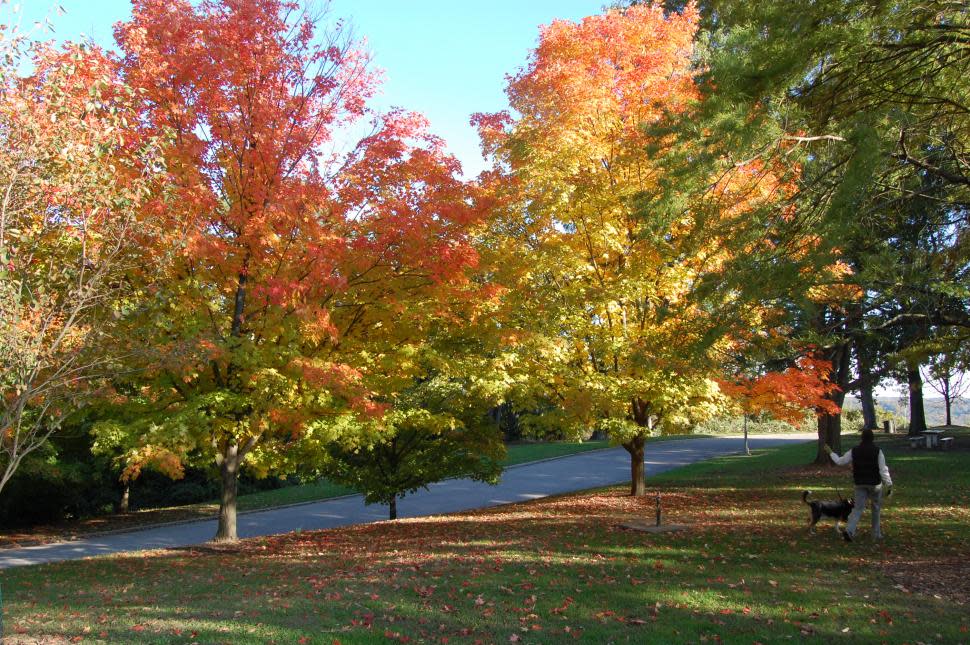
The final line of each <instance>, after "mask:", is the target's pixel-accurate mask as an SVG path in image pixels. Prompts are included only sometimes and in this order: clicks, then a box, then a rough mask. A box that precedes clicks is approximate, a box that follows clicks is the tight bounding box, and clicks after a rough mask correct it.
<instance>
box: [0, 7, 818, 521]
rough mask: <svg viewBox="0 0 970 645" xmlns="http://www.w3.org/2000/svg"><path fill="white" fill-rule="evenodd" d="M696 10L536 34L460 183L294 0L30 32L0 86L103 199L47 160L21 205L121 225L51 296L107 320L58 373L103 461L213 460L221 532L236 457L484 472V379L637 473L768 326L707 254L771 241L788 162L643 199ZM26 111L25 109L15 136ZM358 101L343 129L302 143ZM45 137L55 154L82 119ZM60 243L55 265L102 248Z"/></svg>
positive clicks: (672, 145)
mask: <svg viewBox="0 0 970 645" xmlns="http://www.w3.org/2000/svg"><path fill="white" fill-rule="evenodd" d="M698 20H699V16H698V12H697V10H696V8H695V7H694V6H693V5H689V6H688V7H686V8H685V9H684V10H683V11H681V12H673V13H668V12H665V11H664V10H663V9H662V8H661V7H660V6H659V5H656V6H654V5H637V6H633V7H630V8H628V9H626V10H623V11H619V10H614V11H609V12H606V13H604V14H602V15H598V16H593V17H590V18H587V19H585V20H583V21H581V22H579V23H576V24H574V23H568V22H562V21H557V22H554V23H553V24H552V25H550V26H548V27H546V28H545V29H544V30H543V31H542V32H541V34H540V39H539V43H538V47H537V48H536V50H535V51H534V52H533V53H532V54H531V55H530V57H529V59H528V62H527V65H526V66H525V68H524V69H523V70H522V71H521V72H520V73H519V74H517V75H516V76H515V77H514V78H513V79H512V80H511V81H510V83H509V87H508V97H509V101H510V105H511V108H512V110H513V111H514V114H515V116H514V117H513V116H510V115H508V114H500V115H481V116H478V117H476V122H477V123H478V125H479V127H480V130H481V133H482V141H483V145H484V148H485V151H486V152H487V153H488V154H489V155H491V156H492V158H493V159H494V161H495V165H494V167H493V169H492V170H490V171H488V172H486V173H484V174H483V175H482V176H481V177H480V178H479V179H478V180H476V181H464V180H463V179H462V178H461V177H460V167H459V165H458V162H457V161H456V160H455V159H454V158H453V157H451V156H450V155H449V154H448V153H447V152H446V150H445V147H444V144H443V142H442V141H440V140H439V139H437V138H436V137H434V136H433V135H432V134H430V132H429V130H428V125H427V123H426V122H425V121H424V119H423V118H422V117H420V116H418V115H414V114H410V113H407V112H404V111H395V112H391V113H388V114H376V113H374V112H373V110H372V109H371V108H369V101H370V99H371V97H372V96H373V94H374V92H375V90H376V88H377V80H376V76H375V75H374V73H373V71H372V70H371V69H370V68H369V66H368V60H367V59H368V57H367V54H366V52H364V51H363V50H362V49H361V48H360V47H359V44H358V43H356V42H355V41H353V40H352V39H351V38H349V36H348V35H347V34H346V33H344V32H343V30H342V28H341V27H340V26H339V25H337V26H334V27H326V26H324V25H321V24H318V23H317V22H316V21H315V19H314V17H313V16H312V15H311V14H309V13H307V12H305V11H303V10H302V9H301V8H300V6H299V5H298V4H295V3H288V2H282V1H281V0H234V1H232V2H229V1H228V0H226V1H217V0H208V1H205V2H201V3H190V2H188V1H187V0H182V1H180V2H170V1H168V0H165V1H162V0H136V1H135V2H134V7H133V13H132V18H131V20H130V21H128V22H126V23H121V24H119V25H118V26H117V27H116V32H115V34H116V39H117V43H118V47H119V53H118V54H117V55H114V54H109V53H107V52H102V51H98V50H91V49H84V48H69V49H68V51H67V53H61V52H55V51H52V50H48V49H43V48H38V49H36V50H35V56H36V59H35V74H34V75H33V76H31V77H29V78H26V79H16V80H14V78H13V76H10V75H9V72H10V70H9V69H8V70H7V71H8V76H6V77H5V79H6V80H7V85H8V86H9V87H8V89H9V92H8V94H7V95H5V97H4V100H5V101H7V102H8V103H7V104H5V105H6V107H7V108H10V106H11V105H12V104H11V103H9V102H10V101H12V100H23V99H22V98H18V96H19V95H18V92H23V91H27V92H30V91H35V92H36V91H41V90H44V91H47V90H52V91H54V90H56V96H57V100H58V101H63V102H65V104H66V105H67V106H68V107H67V108H65V110H62V112H61V113H63V114H64V116H65V118H67V119H74V120H75V121H76V122H77V123H79V124H81V125H83V124H89V125H90V124H94V125H96V126H97V127H98V128H99V129H98V130H96V131H95V134H96V135H97V136H98V137H100V138H99V139H97V140H96V141H95V142H94V143H95V144H96V145H93V147H90V146H89V147H90V149H87V152H76V153H72V154H73V156H71V163H72V165H73V167H74V168H80V169H84V170H85V171H89V172H90V173H91V174H90V176H89V177H88V179H90V177H96V178H97V180H98V182H99V183H98V185H97V194H101V195H106V196H108V197H107V199H108V200H109V201H108V202H107V203H105V204H101V203H97V204H95V203H88V202H84V201H82V200H78V199H74V198H72V199H70V200H66V198H65V197H64V196H65V195H70V194H72V193H70V188H71V187H72V186H74V185H77V184H76V182H75V180H74V179H73V178H72V177H73V175H71V174H70V173H68V172H67V171H66V169H64V168H60V167H52V169H51V174H50V175H49V176H46V175H45V177H44V181H45V182H47V183H46V184H45V186H46V187H47V188H46V189H45V190H44V191H42V192H41V193H38V194H36V195H32V196H31V197H32V198H34V199H35V201H36V208H33V209H32V210H30V211H29V212H28V213H27V214H26V215H25V216H24V217H25V218H26V219H25V221H26V222H27V224H28V227H29V226H31V225H33V226H39V225H40V224H41V223H42V222H48V223H49V222H50V221H51V220H50V217H49V215H50V213H51V212H55V213H57V214H58V215H59V216H58V217H56V218H54V219H55V220H56V223H57V230H58V231H59V232H60V233H66V234H68V235H69V236H74V237H75V238H76V239H79V240H81V241H82V245H81V246H82V247H83V248H84V249H90V248H91V245H92V244H99V243H101V242H102V240H103V239H104V236H105V235H106V234H107V231H108V230H109V229H108V228H98V227H92V226H89V225H88V222H103V223H104V224H105V225H106V226H108V225H110V226H116V225H117V223H118V222H130V223H131V225H130V226H127V228H125V231H124V234H123V235H122V236H121V239H123V242H124V244H123V249H124V253H125V255H124V257H125V261H124V262H117V263H115V264H112V265H110V266H112V267H114V268H113V269H112V272H111V274H110V275H111V281H110V293H105V295H104V296H103V297H100V296H99V298H100V299H99V300H98V301H97V302H92V303H91V304H90V305H85V306H84V311H85V312H90V313H86V315H89V316H90V317H88V318H85V321H84V322H83V323H77V322H75V321H73V319H71V318H70V317H65V316H63V315H61V314H57V313H56V312H55V313H54V314H52V316H53V317H52V318H51V320H53V321H55V322H54V323H53V324H54V325H55V326H57V328H58V329H65V330H69V329H74V330H82V329H83V330H108V329H109V328H110V331H111V333H110V334H99V335H98V342H97V343H91V344H90V345H89V346H86V347H85V351H86V352H88V353H90V355H91V356H96V357H98V359H97V361H96V362H98V363H100V362H103V361H107V362H108V364H109V368H108V369H101V370H100V371H93V370H91V371H88V372H86V373H85V375H84V378H83V380H84V382H85V383H88V384H90V385H92V386H93V385H95V384H96V385H97V387H96V388H95V387H88V388H87V390H88V391H90V392H92V393H95V392H96V393H97V398H98V400H100V401H101V406H102V407H101V410H100V411H99V413H98V421H97V423H96V424H95V430H94V432H95V434H96V437H97V442H96V449H97V450H98V451H100V452H102V453H104V454H109V455H112V456H113V457H115V458H116V459H117V460H118V462H119V464H120V466H121V467H122V469H123V472H124V473H127V474H129V475H136V474H137V473H138V472H139V471H140V469H141V468H142V467H148V466H152V467H158V466H159V465H160V464H162V465H164V468H165V469H166V471H168V472H171V473H175V474H177V473H179V472H181V467H182V465H183V464H185V465H194V466H198V467H208V468H211V467H213V466H214V467H215V468H216V469H218V471H219V476H220V479H221V482H222V488H223V493H222V501H221V511H220V524H219V530H218V535H217V538H218V539H222V540H233V539H235V537H236V528H235V504H236V488H237V482H238V477H239V473H240V471H241V469H243V468H246V469H249V470H250V471H251V472H254V473H256V474H259V475H264V474H269V473H293V472H299V473H302V474H313V475H319V474H327V475H329V476H331V477H336V478H338V479H341V480H342V481H347V482H350V483H352V484H353V485H354V486H356V487H358V488H360V489H361V490H362V491H364V492H365V493H367V496H368V499H370V500H372V501H381V502H384V503H389V504H391V505H393V503H394V501H395V499H396V497H397V496H398V495H399V494H402V493H404V492H407V491H410V490H414V489H416V488H419V487H421V486H423V485H426V484H427V483H429V482H431V481H436V480H437V479H441V478H443V477H448V476H453V475H460V474H470V475H472V476H476V477H479V478H481V479H486V480H491V479H494V478H495V477H496V476H497V473H498V462H499V461H500V459H501V453H502V447H501V443H500V437H499V436H498V434H497V432H496V428H495V427H494V425H493V424H492V423H491V421H490V420H489V418H488V417H487V414H486V412H487V411H488V410H489V409H491V408H494V407H495V406H496V405H498V404H500V403H502V402H506V403H511V404H512V405H513V406H514V407H515V409H516V410H517V411H518V412H519V413H520V415H521V416H522V420H523V422H524V423H525V424H526V425H528V426H530V427H531V428H532V429H533V430H534V431H535V432H541V431H542V430H543V429H550V428H552V429H553V430H554V431H555V432H556V433H557V434H560V435H570V436H583V435H585V434H587V433H588V432H590V431H591V430H594V429H599V430H603V431H605V432H607V433H608V434H609V435H610V436H611V437H612V438H613V439H614V440H615V441H617V442H619V443H622V444H623V445H625V446H626V447H627V448H628V449H629V450H630V451H631V455H633V475H634V477H633V479H634V491H638V490H641V489H642V451H643V440H644V438H645V437H646V436H647V435H649V434H652V433H656V432H676V431H680V430H683V429H686V428H688V427H689V425H690V424H691V423H692V422H695V421H697V420H700V419H703V418H705V417H708V416H711V415H713V414H715V413H717V412H719V411H721V410H723V409H725V408H726V406H727V404H728V399H727V396H730V395H731V393H732V391H733V390H732V389H731V388H730V387H719V385H718V382H719V380H720V382H721V383H726V382H727V381H726V380H725V379H726V378H727V377H728V376H729V374H728V372H730V371H731V370H732V369H733V366H732V363H731V360H729V358H727V357H730V356H735V355H738V354H744V353H745V352H746V351H748V349H749V347H750V346H751V345H752V339H756V338H764V337H770V336H771V335H772V334H773V333H774V331H773V327H772V325H773V322H774V321H775V320H776V319H777V317H778V307H777V304H775V298H774V294H772V293H769V292H764V291H761V292H758V293H757V294H756V297H754V296H752V295H751V294H750V293H749V292H747V291H745V290H744V289H742V288H740V287H738V286H737V285H736V284H735V283H734V282H732V281H731V279H730V278H729V276H730V275H731V272H732V270H733V268H734V266H735V264H736V262H737V261H738V260H739V259H745V260H749V259H750V258H751V257H752V255H754V254H757V253H760V252H762V251H763V250H765V249H768V250H772V251H773V250H774V248H775V247H773V246H772V245H771V244H770V243H768V242H766V240H769V239H774V238H775V237H777V236H775V235H774V233H775V230H774V229H773V228H772V227H774V226H778V225H781V224H783V223H784V222H785V216H784V212H782V215H778V211H779V210H780V209H782V206H780V205H779V204H780V201H781V200H779V199H778V198H779V196H784V195H785V194H786V190H788V188H787V187H788V186H789V182H790V180H791V176H790V169H785V168H783V167H780V166H773V165H771V164H768V163H764V162H760V161H759V162H757V163H755V162H752V163H749V164H742V165H740V166H731V165H728V166H727V167H722V168H720V169H719V172H718V173H713V172H712V173H710V174H709V175H708V176H707V179H706V181H707V182H708V183H709V184H710V186H711V188H710V189H709V190H707V191H704V192H703V193H701V194H699V195H697V196H696V199H693V198H692V199H690V200H687V202H686V203H685V204H682V207H680V208H672V207H671V206H670V204H671V203H672V202H676V199H673V197H676V195H675V193H677V188H676V186H672V185H671V183H670V177H671V175H670V169H669V158H672V157H673V156H674V154H673V153H674V152H675V151H679V150H680V148H678V146H679V145H683V144H685V143H686V142H684V141H680V140H678V139H677V136H676V134H675V133H672V131H671V130H670V129H669V127H668V126H669V123H670V122H671V120H677V119H683V118H687V117H688V116H689V111H690V109H691V106H692V105H693V104H694V103H696V101H697V100H698V99H699V98H700V97H701V91H700V89H699V86H698V83H697V81H696V79H695V73H696V69H695V60H694V42H695V39H696V35H697V29H698ZM91 74H97V76H98V78H97V79H88V80H90V81H91V82H90V83H88V82H82V81H84V79H85V78H86V75H87V76H89V75H91ZM59 79H60V80H59ZM95 81H96V82H95ZM89 86H91V87H93V88H94V89H92V90H91V91H89V90H88V87H89ZM52 105H56V103H52V104H42V106H41V107H40V108H39V110H38V112H37V113H36V114H33V113H32V114H31V115H29V119H31V120H30V123H29V124H27V126H25V127H36V128H37V135H36V136H37V137H38V139H39V140H46V139H44V138H45V137H53V136H54V134H53V133H54V132H55V129H54V128H52V127H51V126H50V125H48V122H49V123H54V124H56V123H58V120H57V118H55V117H56V115H55V114H54V113H53V112H52V111H51V110H52V109H53V108H52ZM61 113H58V114H61ZM5 114H6V118H7V119H8V120H7V121H6V124H7V125H8V127H10V128H13V127H14V125H16V126H17V127H20V124H19V123H16V124H15V123H14V121H13V116H12V115H13V114H14V111H13V110H12V108H11V109H8V110H7V112H6V113H5ZM360 120H370V121H371V125H372V131H371V134H370V135H368V136H366V137H364V138H362V139H360V141H358V142H357V144H356V145H355V146H354V147H353V148H352V149H351V150H350V151H349V152H348V153H347V154H345V155H335V154H332V153H328V152H326V151H327V150H329V149H330V146H331V144H332V143H333V140H334V137H335V136H336V135H337V133H338V131H341V129H343V128H345V127H346V126H347V125H348V124H351V123H355V122H358V121H360ZM664 128H667V129H666V130H664ZM10 132H13V130H10ZM5 136H7V137H12V135H5ZM57 136H58V137H61V136H62V135H61V134H57ZM72 136H76V137H77V138H78V139H77V141H76V142H71V141H66V142H65V143H64V145H65V149H66V150H68V151H72V150H82V148H80V147H78V146H77V145H74V144H75V143H78V144H80V143H83V142H84V137H89V138H90V132H87V131H85V130H84V129H83V128H82V127H79V128H78V130H77V131H76V132H75V133H74V135H72ZM102 139H103V140H102ZM9 140H10V141H11V142H12V141H14V139H12V138H10V139H9ZM53 140H55V139H51V141H53ZM56 140H57V141H60V139H56ZM28 152H29V150H28ZM30 154H33V153H30ZM39 154H40V153H38V155H39ZM38 155H35V156H34V157H31V158H30V159H26V160H25V161H24V163H25V164H26V165H28V166H31V164H36V163H37V162H38V161H41V160H43V161H45V162H46V157H44V158H43V159H42V158H41V157H40V156H38ZM28 156H29V155H28ZM31 167H38V166H36V165H34V166H31ZM13 172H14V171H13V170H10V171H9V172H7V178H8V185H10V186H13V187H14V188H13V189H12V190H18V191H19V190H21V189H20V188H19V184H17V182H16V179H15V177H14V174H11V173H13ZM57 182H62V183H64V184H66V187H65V186H61V185H59V184H58V183H57ZM72 182H74V183H72ZM85 186H86V184H85ZM23 190H25V191H27V192H24V193H23V194H24V195H25V196H30V195H31V194H30V193H29V191H28V190H27V189H23ZM18 194H20V193H18ZM766 213H770V214H772V215H771V216H768V215H765V214H766ZM61 214H63V216H60V215H61ZM82 223H83V225H82ZM38 244H39V246H38V251H37V252H38V253H39V254H40V255H39V256H38V257H40V258H41V260H42V261H49V260H51V259H53V258H55V257H57V252H58V251H57V249H56V248H55V247H53V246H51V245H49V244H48V245H45V243H44V242H43V240H42V239H40V238H38ZM5 248H12V247H10V246H9V244H8V246H7V247H5ZM17 248H18V249H19V248H20V247H17ZM7 252H8V253H9V251H7ZM78 253H80V254H78ZM78 253H75V255H74V256H72V258H71V259H70V261H69V262H68V264H69V265H71V266H74V267H75V268H78V270H80V269H81V268H84V267H87V266H88V264H91V265H93V266H94V267H95V268H96V269H95V270H98V271H100V270H102V268H103V267H106V266H108V265H107V264H106V262H107V259H106V258H104V257H103V256H97V257H94V256H92V255H91V253H90V251H89V250H84V251H80V252H78ZM13 266H23V265H18V264H17V262H14V263H13ZM37 266H40V265H37ZM85 270H87V269H85ZM106 275H107V274H106ZM22 279H24V280H26V279H27V278H26V277H24V278H22ZM82 286H83V285H82ZM64 289H65V291H64V292H63V293H64V294H65V298H68V300H70V294H74V295H75V296H76V294H77V293H79V292H77V291H72V289H74V287H73V286H70V287H69V286H65V287H64ZM84 293H87V292H84ZM28 300H29V298H28ZM95 312H97V315H95ZM109 323H110V324H109ZM92 338H93V336H92ZM816 365H817V364H816ZM44 369H45V370H47V372H46V373H48V374H50V373H54V372H51V370H56V366H54V363H51V364H50V365H48V366H47V367H45V368H44ZM42 371H43V370H42ZM823 372H824V370H810V371H804V370H803V371H796V372H795V373H797V374H798V375H799V376H798V377H797V378H796V377H794V376H793V377H792V379H790V383H789V384H790V385H791V387H789V388H785V389H784V391H783V392H782V393H781V396H783V398H784V401H785V402H786V404H791V405H796V406H797V405H799V404H801V405H805V404H808V405H812V404H813V403H812V400H811V397H812V396H814V393H815V392H816V391H818V389H817V388H816V389H813V387H815V385H813V384H812V383H803V382H802V381H804V380H806V379H807V380H813V379H816V377H817V379H820V380H823V381H824V374H823ZM788 373H789V372H785V374H788ZM806 375H807V376H806ZM42 377H43V373H41V374H40V375H39V376H38V377H37V378H42ZM779 378H780V377H779ZM79 380H81V379H79ZM771 383H775V381H771ZM813 383H814V381H813ZM4 387H5V388H7V385H6V384H5V386H4ZM762 389H764V388H762ZM7 391H11V392H13V391H14V390H12V389H10V388H7V389H6V390H5V397H6V399H8V400H12V399H10V397H9V396H7V395H6V392H7ZM766 396H770V394H769V393H766V392H760V393H759V394H758V397H760V398H759V400H761V399H764V398H765V397H766ZM43 401H44V395H42V394H36V395H35V396H33V397H32V398H31V397H28V398H27V399H26V403H25V404H24V405H25V406H26V408H30V407H31V406H37V405H43ZM22 407H24V406H22ZM768 407H769V408H770V406H768ZM745 409H746V410H747V408H745ZM771 409H773V408H771ZM786 410H787V408H786ZM4 423H5V425H6V426H9V425H10V424H9V423H8V422H7V421H6V419H5V421H4ZM37 427H46V426H43V425H40V426H37ZM8 454H10V453H9V451H8ZM160 456H162V457H163V458H160ZM11 459H12V457H11ZM638 465H639V466H640V469H639V470H638V469H637V466H638Z"/></svg>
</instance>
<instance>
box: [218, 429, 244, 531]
mask: <svg viewBox="0 0 970 645" xmlns="http://www.w3.org/2000/svg"><path fill="white" fill-rule="evenodd" d="M219 461H220V462H221V463H220V464H219V471H220V474H221V475H222V492H221V495H220V497H219V528H218V529H217V530H216V537H215V541H216V542H234V541H236V540H237V539H239V536H238V535H237V534H236V497H237V494H238V491H239V446H238V444H235V443H234V444H231V445H229V446H227V447H226V449H225V453H224V454H222V455H221V459H220V460H219Z"/></svg>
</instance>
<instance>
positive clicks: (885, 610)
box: [0, 432, 970, 644]
mask: <svg viewBox="0 0 970 645" xmlns="http://www.w3.org/2000/svg"><path fill="white" fill-rule="evenodd" d="M957 434H958V438H957V442H958V445H957V446H956V448H955V449H954V450H953V451H950V452H940V451H926V450H921V451H911V450H909V449H908V448H906V447H904V445H903V444H904V440H902V439H898V438H897V439H892V440H890V442H888V443H886V444H884V446H885V449H886V452H887V456H888V460H889V465H890V468H891V469H892V471H893V477H894V480H896V485H897V491H896V495H894V497H893V498H892V499H891V500H890V501H889V503H888V504H887V508H886V509H885V511H884V531H885V532H886V534H887V536H888V538H887V540H886V541H885V542H883V543H878V544H876V543H872V542H871V541H870V540H869V538H868V534H867V530H866V526H865V521H866V518H864V523H863V526H862V530H860V535H859V536H858V538H857V540H856V541H855V542H853V543H852V544H845V543H844V542H842V540H841V539H839V538H838V537H837V536H836V535H835V533H834V531H833V530H832V528H831V524H826V525H825V526H824V527H821V526H820V528H819V533H818V534H817V535H809V534H808V533H807V532H806V531H805V524H806V521H807V518H808V510H807V508H806V507H805V506H804V505H803V504H802V503H801V500H800V493H801V491H802V490H803V489H811V490H813V491H815V493H816V496H817V497H819V498H823V497H830V496H834V491H836V490H840V491H842V492H843V493H847V492H848V491H849V489H850V485H849V483H848V482H849V473H848V471H847V470H844V469H836V468H834V467H833V468H826V467H814V466H805V465H804V464H806V463H807V462H808V461H809V460H810V459H811V457H812V456H813V454H814V449H813V447H811V446H793V447H788V448H783V449H778V450H772V451H764V452H759V453H757V454H756V455H755V456H753V457H728V458H722V459H718V460H716V461H713V462H709V463H705V464H698V465H695V466H690V467H687V468H684V469H681V470H679V471H675V472H671V473H668V474H665V475H663V476H662V477H659V478H655V479H652V480H650V485H651V492H652V491H653V490H660V491H661V493H662V495H663V499H664V506H665V510H666V512H667V517H668V519H669V521H671V522H681V523H686V524H689V525H690V526H691V528H690V530H688V531H687V532H683V533H673V534H665V535H650V534H646V533H640V532H635V531H629V530H625V529H621V528H619V526H618V524H619V523H620V522H622V521H623V520H626V519H629V518H632V517H638V516H639V517H643V516H648V517H649V516H651V515H652V512H653V499H652V498H651V497H649V496H648V497H647V498H646V499H642V498H641V499H639V500H634V499H632V498H630V497H628V496H626V495H625V494H624V487H617V488H611V489H605V490H598V491H592V492H589V493H585V494H577V495H569V496H564V497H559V498H553V499H544V500H537V501H535V502H530V503H526V504H518V505H512V506H504V507H498V508H492V509H486V510H482V511H476V512H472V513H464V514H460V515H449V516H442V517H435V518H423V519H407V520H400V521H396V522H382V523H378V524H371V525H364V526H356V527H347V528H344V529H336V530H329V531H320V532H312V533H302V534H299V533H298V534H290V535H286V536H281V537H275V538H261V539H254V540H247V541H244V542H241V543H240V544H239V545H238V546H234V547H230V548H214V547H213V548H209V547H197V548H188V549H178V550H171V551H156V552H151V553H148V554H141V555H138V556H113V557H109V558H102V559H94V560H86V561H75V562H65V563H61V564H56V565H43V566H38V567H27V568H20V569H13V570H7V571H3V572H2V573H0V581H2V584H3V600H4V612H5V616H4V625H5V627H6V630H7V635H8V640H7V641H5V642H9V643H35V642H50V641H63V642H68V641H71V640H72V639H77V640H78V641H82V642H114V643H130V642H152V643H190V642H199V643H266V642H277V643H327V644H329V643H333V642H340V643H345V644H346V643H387V642H426V643H475V642H482V643H508V642H522V643H561V642H569V641H571V640H575V641H576V642H584V643H586V642H588V643H608V642H615V643H625V642H630V643H644V642H657V643H663V642H705V641H706V642H717V641H726V642H732V643H733V642H746V643H753V642H764V643H767V642H778V641H782V640H785V639H788V638H792V639H800V638H802V637H805V636H815V637H817V638H821V639H824V640H838V641H839V642H843V641H844V642H866V643H869V642H891V643H900V642H911V643H915V642H922V643H956V642H970V634H968V632H967V630H968V625H970V618H968V616H967V613H968V612H966V611H965V608H964V607H963V606H960V605H958V604H956V603H957V602H966V600H967V598H968V595H970V594H968V590H970V583H968V580H970V564H968V562H967V555H968V554H970V548H968V547H970V510H968V506H970V434H968V433H964V432H961V433H957Z"/></svg>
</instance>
